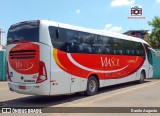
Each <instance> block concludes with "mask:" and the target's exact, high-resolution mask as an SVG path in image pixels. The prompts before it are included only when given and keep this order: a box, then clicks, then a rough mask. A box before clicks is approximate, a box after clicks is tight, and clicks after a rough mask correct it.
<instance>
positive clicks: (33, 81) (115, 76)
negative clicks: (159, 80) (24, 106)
mask: <svg viewBox="0 0 160 116" xmlns="http://www.w3.org/2000/svg"><path fill="white" fill-rule="evenodd" d="M6 51H7V80H8V86H9V88H10V90H11V91H14V92H17V93H22V94H31V95H62V94H72V93H77V92H84V93H85V94H86V95H89V96H90V95H94V94H96V93H97V91H98V89H99V88H102V87H106V86H110V85H116V84H120V83H126V82H131V81H138V82H139V83H143V81H144V79H145V78H150V77H152V75H153V65H152V64H153V63H152V55H151V52H152V48H151V47H150V46H149V44H148V43H147V42H146V41H144V40H142V39H139V38H135V37H130V36H127V35H123V34H118V33H112V32H108V31H100V30H95V29H88V28H82V27H78V26H72V25H68V24H63V23H59V22H54V21H48V20H34V21H25V22H20V23H16V24H13V25H11V26H10V28H9V30H8V34H7V50H6Z"/></svg>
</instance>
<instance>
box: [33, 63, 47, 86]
mask: <svg viewBox="0 0 160 116" xmlns="http://www.w3.org/2000/svg"><path fill="white" fill-rule="evenodd" d="M45 80H47V71H46V67H45V63H44V62H42V61H40V64H39V75H38V78H37V81H36V83H41V82H43V81H45Z"/></svg>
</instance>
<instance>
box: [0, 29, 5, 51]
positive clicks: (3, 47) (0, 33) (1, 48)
mask: <svg viewBox="0 0 160 116" xmlns="http://www.w3.org/2000/svg"><path fill="white" fill-rule="evenodd" d="M3 33H4V31H3V29H2V28H0V50H5V49H6V46H4V45H2V38H3Z"/></svg>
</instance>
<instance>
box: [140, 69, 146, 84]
mask: <svg viewBox="0 0 160 116" xmlns="http://www.w3.org/2000/svg"><path fill="white" fill-rule="evenodd" d="M144 79H145V72H144V71H142V72H141V74H140V79H139V83H140V84H141V83H144Z"/></svg>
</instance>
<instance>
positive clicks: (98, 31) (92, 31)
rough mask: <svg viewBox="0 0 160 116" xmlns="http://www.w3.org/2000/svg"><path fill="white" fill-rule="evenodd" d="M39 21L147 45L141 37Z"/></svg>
mask: <svg viewBox="0 0 160 116" xmlns="http://www.w3.org/2000/svg"><path fill="white" fill-rule="evenodd" d="M40 22H41V23H45V24H46V25H47V26H57V25H58V26H59V27H61V28H66V29H71V30H77V31H82V32H88V33H93V34H98V35H103V36H109V37H113V38H119V39H124V40H130V41H136V42H141V43H145V44H147V45H149V44H148V43H147V42H146V41H144V40H143V39H140V38H136V37H132V36H128V35H124V34H121V33H115V32H110V31H107V30H96V29H90V28H84V27H79V26H73V25H69V24H64V23H59V22H55V21H49V20H41V21H40Z"/></svg>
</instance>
